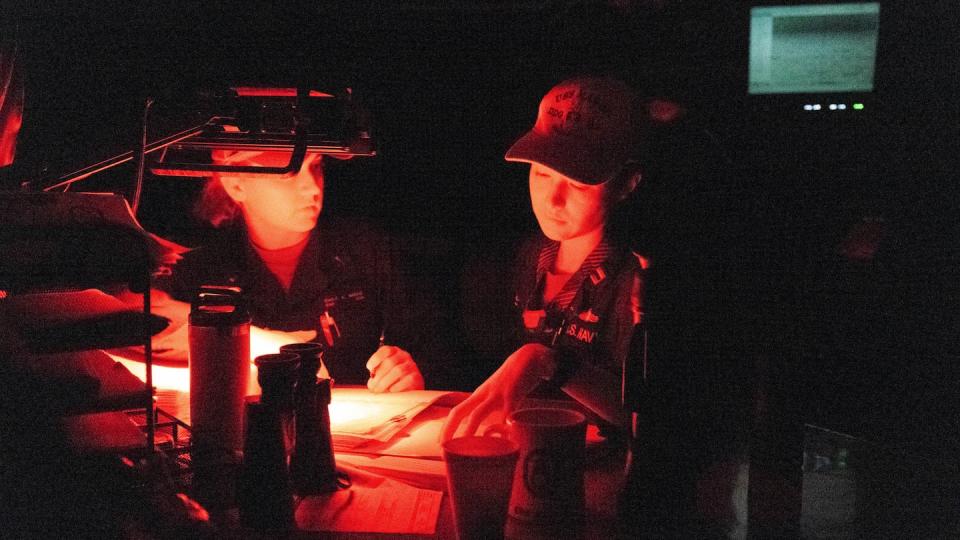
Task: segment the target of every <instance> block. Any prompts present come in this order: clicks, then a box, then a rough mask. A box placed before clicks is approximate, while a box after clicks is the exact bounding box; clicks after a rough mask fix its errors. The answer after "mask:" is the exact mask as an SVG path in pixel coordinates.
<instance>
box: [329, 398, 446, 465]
mask: <svg viewBox="0 0 960 540" xmlns="http://www.w3.org/2000/svg"><path fill="white" fill-rule="evenodd" d="M444 395H446V393H445V392H437V391H428V390H420V391H411V392H395V393H382V394H374V393H372V392H370V391H369V390H367V389H366V388H336V389H334V391H333V399H332V401H331V403H330V406H329V411H330V433H331V435H332V436H333V447H334V450H349V449H351V448H355V447H357V446H359V445H362V444H366V443H369V442H372V441H376V442H381V443H382V442H387V441H388V440H390V439H391V438H392V437H393V436H394V435H396V434H397V433H399V432H400V431H401V430H402V429H403V428H405V427H406V426H407V425H409V424H410V422H411V421H412V420H413V419H414V418H416V416H417V415H418V414H420V413H421V412H423V411H424V410H425V409H427V407H429V406H430V405H431V404H433V403H434V402H435V401H437V400H438V399H440V398H441V397H443V396H444Z"/></svg>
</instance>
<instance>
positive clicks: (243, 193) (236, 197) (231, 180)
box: [214, 176, 247, 203]
mask: <svg viewBox="0 0 960 540" xmlns="http://www.w3.org/2000/svg"><path fill="white" fill-rule="evenodd" d="M218 180H219V182H220V185H222V186H223V190H224V191H226V192H227V195H229V196H230V198H231V199H233V202H236V203H242V202H243V201H244V200H246V198H247V190H246V184H245V183H244V181H243V179H242V178H239V177H236V176H220V177H219V178H216V179H214V181H218Z"/></svg>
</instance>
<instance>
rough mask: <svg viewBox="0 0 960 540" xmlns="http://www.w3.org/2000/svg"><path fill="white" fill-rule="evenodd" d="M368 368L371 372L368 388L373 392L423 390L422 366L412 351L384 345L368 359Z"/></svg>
mask: <svg viewBox="0 0 960 540" xmlns="http://www.w3.org/2000/svg"><path fill="white" fill-rule="evenodd" d="M367 370H368V371H369V372H370V379H369V380H368V381H367V388H369V389H370V391H371V392H403V391H405V390H423V375H421V374H420V368H418V367H417V363H416V362H414V361H413V358H412V357H411V356H410V353H408V352H407V351H405V350H403V349H401V348H400V347H394V346H393V345H382V346H381V347H380V348H379V349H377V351H376V352H375V353H373V354H372V355H371V356H370V359H369V360H367Z"/></svg>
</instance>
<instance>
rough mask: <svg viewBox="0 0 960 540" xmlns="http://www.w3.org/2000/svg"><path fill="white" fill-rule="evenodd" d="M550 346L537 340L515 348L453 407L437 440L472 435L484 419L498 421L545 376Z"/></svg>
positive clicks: (547, 368) (548, 372)
mask: <svg viewBox="0 0 960 540" xmlns="http://www.w3.org/2000/svg"><path fill="white" fill-rule="evenodd" d="M552 361H553V350H552V349H550V348H549V347H546V346H545V345H541V344H539V343H527V344H526V345H524V346H522V347H520V348H519V349H517V350H516V351H515V352H514V353H513V354H511V355H510V356H509V357H507V359H506V360H505V361H504V362H503V365H501V366H500V368H499V369H497V371H496V372H494V374H493V375H491V376H490V378H489V379H487V380H486V381H484V383H483V384H481V385H480V386H479V387H478V388H477V389H476V390H475V391H474V392H473V394H471V395H470V397H468V398H467V399H466V400H464V401H463V402H462V403H460V404H459V405H457V406H456V407H454V408H453V409H452V410H451V411H450V414H449V415H448V416H447V421H446V423H444V425H443V430H442V431H441V432H440V440H441V442H442V441H446V440H449V439H451V438H453V437H454V436H456V435H457V431H458V428H460V427H461V424H464V422H465V424H464V425H463V430H462V433H460V435H461V436H468V435H473V434H474V433H475V432H476V431H477V428H479V427H480V424H481V423H483V421H484V420H486V419H487V418H490V419H491V420H492V421H493V423H501V422H503V421H505V420H506V417H507V415H508V414H510V413H511V412H512V411H513V410H514V409H515V408H516V407H517V405H518V404H519V403H520V401H521V400H522V399H523V398H525V397H526V396H527V394H529V393H530V392H532V391H533V389H534V388H536V387H537V385H538V384H539V383H540V381H541V380H542V379H544V378H547V377H549V374H550V368H549V366H550V365H552V363H553V362H552Z"/></svg>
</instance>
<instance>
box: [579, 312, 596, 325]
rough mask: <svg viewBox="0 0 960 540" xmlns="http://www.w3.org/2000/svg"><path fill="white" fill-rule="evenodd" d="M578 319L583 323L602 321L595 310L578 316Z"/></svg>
mask: <svg viewBox="0 0 960 540" xmlns="http://www.w3.org/2000/svg"><path fill="white" fill-rule="evenodd" d="M577 317H579V318H580V320H581V321H583V322H588V323H595V322H597V321H599V320H600V317H598V316H597V314H596V313H594V312H593V309H588V310H586V311H584V312H581V313H580V314H579V315H577Z"/></svg>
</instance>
